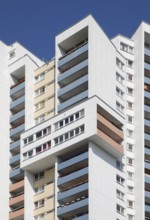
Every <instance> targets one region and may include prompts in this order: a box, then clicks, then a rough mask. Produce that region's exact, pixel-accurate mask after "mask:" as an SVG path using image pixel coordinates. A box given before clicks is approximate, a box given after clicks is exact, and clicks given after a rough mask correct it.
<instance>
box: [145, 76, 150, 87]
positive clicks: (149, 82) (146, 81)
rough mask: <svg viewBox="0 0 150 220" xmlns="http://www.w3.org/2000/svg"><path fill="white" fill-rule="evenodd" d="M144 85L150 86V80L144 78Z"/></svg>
mask: <svg viewBox="0 0 150 220" xmlns="http://www.w3.org/2000/svg"><path fill="white" fill-rule="evenodd" d="M144 83H146V84H149V85H150V78H149V77H146V76H145V77H144Z"/></svg>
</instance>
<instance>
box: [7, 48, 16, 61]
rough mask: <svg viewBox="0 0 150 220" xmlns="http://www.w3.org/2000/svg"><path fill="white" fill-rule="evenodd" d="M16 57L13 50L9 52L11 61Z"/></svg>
mask: <svg viewBox="0 0 150 220" xmlns="http://www.w3.org/2000/svg"><path fill="white" fill-rule="evenodd" d="M15 55H16V53H15V50H12V51H10V52H9V58H10V59H11V58H13V57H15Z"/></svg>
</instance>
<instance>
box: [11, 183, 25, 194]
mask: <svg viewBox="0 0 150 220" xmlns="http://www.w3.org/2000/svg"><path fill="white" fill-rule="evenodd" d="M23 188H24V180H21V181H19V182H16V183H13V184H10V186H9V192H10V193H11V192H15V193H19V192H21V191H23Z"/></svg>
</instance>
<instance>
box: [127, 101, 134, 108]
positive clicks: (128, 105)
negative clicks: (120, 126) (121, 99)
mask: <svg viewBox="0 0 150 220" xmlns="http://www.w3.org/2000/svg"><path fill="white" fill-rule="evenodd" d="M127 108H129V109H133V103H132V102H129V101H127Z"/></svg>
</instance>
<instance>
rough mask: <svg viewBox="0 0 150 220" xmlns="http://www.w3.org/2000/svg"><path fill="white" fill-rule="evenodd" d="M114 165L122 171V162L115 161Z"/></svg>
mask: <svg viewBox="0 0 150 220" xmlns="http://www.w3.org/2000/svg"><path fill="white" fill-rule="evenodd" d="M116 167H117V169H119V170H121V171H123V170H124V164H123V163H121V162H120V161H118V160H117V161H116Z"/></svg>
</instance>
